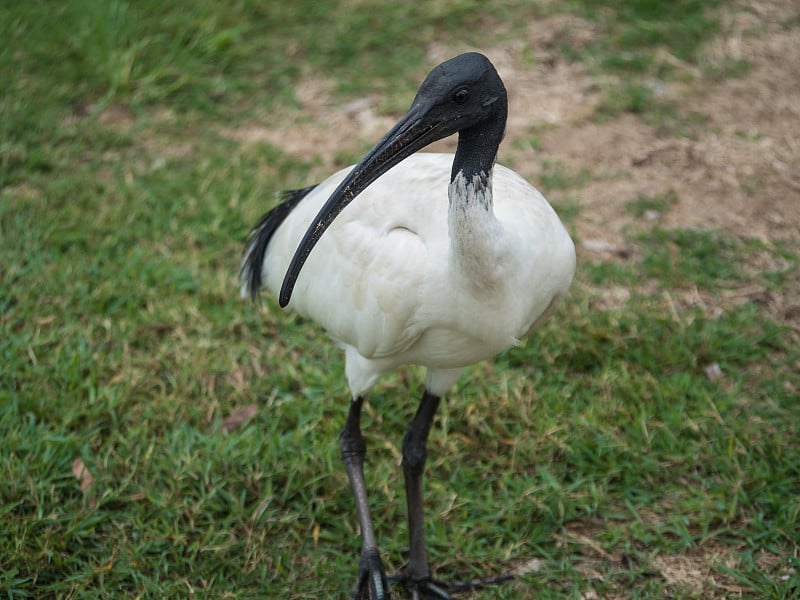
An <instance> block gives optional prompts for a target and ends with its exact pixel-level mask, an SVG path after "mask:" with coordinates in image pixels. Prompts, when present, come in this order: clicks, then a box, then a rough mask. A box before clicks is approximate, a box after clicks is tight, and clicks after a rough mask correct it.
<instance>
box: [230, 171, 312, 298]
mask: <svg viewBox="0 0 800 600" xmlns="http://www.w3.org/2000/svg"><path fill="white" fill-rule="evenodd" d="M315 187H317V186H316V185H312V186H309V187H306V188H302V189H299V190H287V191H285V192H283V193H281V202H280V204H278V205H277V206H276V207H275V208H273V209H272V210H270V211H269V212H268V213H267V214H265V215H264V216H263V217H261V219H260V220H259V221H258V223H257V224H256V226H255V227H253V229H251V230H250V235H249V237H248V240H247V245H246V246H245V249H244V259H243V260H242V268H241V270H240V271H239V279H240V280H241V282H242V297H246V296H250V298H251V299H252V300H253V301H255V300H256V299H257V298H258V293H259V292H260V291H261V286H262V285H263V278H262V275H263V273H262V267H263V264H264V256H265V255H266V253H267V246H268V245H269V241H270V240H271V239H272V236H273V235H274V234H275V232H276V231H277V230H278V227H280V226H281V224H282V223H283V222H284V221H285V220H286V217H288V216H289V213H291V212H292V210H294V208H295V206H297V205H298V204H299V203H300V201H301V200H302V199H303V198H305V197H306V196H307V195H308V194H309V193H310V192H311V190H313V189H314V188H315Z"/></svg>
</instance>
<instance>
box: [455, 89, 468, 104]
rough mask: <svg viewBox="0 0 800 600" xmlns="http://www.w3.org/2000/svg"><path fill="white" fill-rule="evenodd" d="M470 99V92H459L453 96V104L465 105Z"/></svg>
mask: <svg viewBox="0 0 800 600" xmlns="http://www.w3.org/2000/svg"><path fill="white" fill-rule="evenodd" d="M467 98H469V92H468V91H467V90H465V89H464V88H461V89H460V90H458V91H457V92H456V93H455V94H453V102H455V103H456V104H464V102H466V101H467Z"/></svg>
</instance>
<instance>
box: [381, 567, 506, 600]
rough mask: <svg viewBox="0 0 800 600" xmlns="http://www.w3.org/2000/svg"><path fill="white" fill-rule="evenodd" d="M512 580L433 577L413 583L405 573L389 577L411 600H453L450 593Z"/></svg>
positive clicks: (501, 577) (503, 577) (501, 576)
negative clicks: (466, 579) (450, 580)
mask: <svg viewBox="0 0 800 600" xmlns="http://www.w3.org/2000/svg"><path fill="white" fill-rule="evenodd" d="M512 579H514V576H513V575H499V576H498V577H487V578H486V579H471V580H469V581H453V582H448V581H442V580H440V579H434V578H433V577H425V578H423V579H420V580H417V581H413V580H411V578H410V577H409V576H408V574H406V573H399V574H397V575H390V576H389V581H390V582H391V583H399V584H400V585H402V586H403V587H404V588H405V590H406V592H407V593H408V594H410V595H411V598H412V599H413V600H454V598H453V596H452V595H451V592H452V593H458V592H469V591H473V590H480V589H483V588H485V587H489V586H492V585H500V584H501V583H506V582H508V581H511V580H512Z"/></svg>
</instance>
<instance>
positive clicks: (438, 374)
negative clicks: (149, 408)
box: [242, 153, 575, 398]
mask: <svg viewBox="0 0 800 600" xmlns="http://www.w3.org/2000/svg"><path fill="white" fill-rule="evenodd" d="M452 164H453V155H451V154H429V153H427V154H426V153H418V154H415V155H413V156H410V157H409V158H407V159H405V160H404V161H403V162H401V163H400V164H398V165H397V166H395V167H394V168H392V169H391V170H389V171H388V172H387V173H385V174H383V175H382V176H381V177H380V178H379V179H378V180H376V181H375V182H374V183H372V184H371V185H370V186H369V187H367V188H366V189H365V190H364V191H362V192H361V193H360V195H358V196H357V197H356V198H355V199H354V200H353V201H352V202H351V203H350V204H349V205H348V206H347V207H346V208H345V209H344V210H343V211H342V213H341V214H340V215H339V216H338V217H337V218H336V219H335V220H334V221H333V223H332V224H331V225H330V227H329V228H328V229H327V231H326V232H325V235H323V236H322V237H321V239H320V240H319V242H318V244H317V246H316V247H315V248H314V250H313V251H312V252H311V254H310V255H309V257H308V259H307V261H306V263H305V266H304V268H303V270H302V271H301V273H300V275H299V278H298V279H297V282H296V284H295V288H294V294H293V296H292V299H291V302H290V304H289V306H290V307H291V308H293V309H294V310H296V311H297V312H298V313H300V314H301V315H303V316H305V317H308V318H309V319H311V320H313V321H314V322H316V323H317V324H319V325H321V326H322V327H324V328H325V330H326V331H327V332H328V334H329V335H330V336H331V337H332V338H333V339H334V340H336V341H337V342H338V343H340V344H341V345H343V346H344V347H345V349H346V352H347V377H348V383H349V384H350V388H351V391H352V393H353V397H354V398H355V397H357V396H360V395H362V394H363V393H364V392H366V391H367V390H368V389H369V388H370V387H371V386H372V385H374V383H375V382H376V380H377V379H378V378H379V377H380V376H381V375H383V374H384V373H386V372H388V371H391V370H393V369H394V368H396V367H398V366H400V365H403V364H417V365H423V366H425V367H428V389H429V390H430V391H431V392H433V393H435V394H439V395H441V394H443V393H444V392H446V391H447V389H448V388H449V387H450V386H451V385H452V384H453V383H454V382H455V380H456V379H457V377H458V374H459V373H460V371H461V369H462V368H463V367H465V366H467V365H470V364H472V363H475V362H478V361H481V360H485V359H488V358H491V357H493V356H495V355H496V354H497V353H498V352H501V351H502V350H504V349H506V348H508V347H509V346H511V345H513V344H514V343H515V342H516V341H517V340H518V339H519V338H520V337H522V336H524V335H525V334H526V333H528V332H529V331H530V330H531V329H532V328H533V327H534V326H535V325H537V324H538V323H539V322H541V320H542V319H543V318H544V317H545V316H547V314H549V312H550V310H551V309H552V308H553V307H554V306H555V305H556V304H557V303H558V301H559V300H560V299H561V298H562V297H563V296H564V295H565V294H566V292H567V290H568V288H569V286H570V284H571V281H572V277H573V274H574V270H575V249H574V245H573V243H572V240H571V239H570V236H569V234H568V233H567V231H566V230H565V228H564V226H563V225H562V223H561V221H560V220H559V218H558V216H557V215H556V213H555V211H554V210H553V209H552V207H551V206H550V205H549V204H548V203H547V201H546V200H545V199H544V197H543V196H542V195H541V194H540V193H539V192H538V191H537V190H536V189H535V188H534V187H532V186H531V185H530V184H528V183H527V182H526V181H525V180H524V179H522V178H521V177H520V176H519V175H517V174H516V173H514V172H513V171H511V170H510V169H507V168H505V167H503V166H501V165H496V166H495V167H494V169H493V174H492V176H491V178H490V181H491V186H490V187H489V188H488V190H484V189H483V188H482V187H481V186H480V185H475V186H474V185H472V184H471V182H467V181H465V180H464V178H463V177H458V176H457V177H456V179H455V180H454V181H453V183H452V184H451V183H450V171H451V166H452ZM349 171H350V169H349V168H348V169H344V170H342V171H339V172H338V173H336V174H334V175H332V176H331V177H329V178H328V179H327V180H325V181H324V182H322V183H321V184H320V185H318V186H317V187H316V188H315V189H314V190H312V191H311V192H310V193H309V194H308V195H307V196H306V197H305V198H303V199H302V200H301V201H300V203H299V204H298V205H297V206H296V207H295V208H294V209H293V210H292V212H291V213H290V214H289V215H288V217H287V218H286V220H285V221H284V222H283V223H282V224H281V225H280V227H279V228H278V229H277V231H276V232H275V234H274V236H273V237H272V239H271V240H270V241H269V245H268V246H267V250H266V255H265V257H264V261H263V265H262V274H263V275H262V277H263V281H264V286H265V287H267V288H268V289H269V290H270V291H271V292H272V293H273V294H276V295H277V294H278V292H279V290H280V288H281V283H282V281H283V278H284V274H285V273H286V271H287V268H288V266H289V263H290V261H291V259H292V256H293V254H294V252H295V250H296V249H297V247H298V245H299V243H300V240H301V239H302V237H303V234H304V233H305V232H306V230H307V229H308V227H309V225H310V224H311V223H312V222H313V221H314V218H315V217H316V215H317V213H318V212H319V210H320V208H321V207H322V205H323V204H324V203H325V202H326V201H327V199H328V197H329V196H330V195H331V193H332V192H333V191H334V189H335V188H336V186H337V185H338V184H339V182H340V181H341V180H342V179H343V178H344V177H345V176H346V175H347V173H348V172H349ZM448 190H449V194H448ZM448 196H450V198H449V197H448ZM487 196H488V197H487ZM242 293H243V294H247V293H249V289H248V288H247V283H245V286H244V287H243V289H242Z"/></svg>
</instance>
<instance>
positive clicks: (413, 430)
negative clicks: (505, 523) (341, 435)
mask: <svg viewBox="0 0 800 600" xmlns="http://www.w3.org/2000/svg"><path fill="white" fill-rule="evenodd" d="M439 400H440V398H439V396H436V395H434V394H431V393H430V392H428V390H425V393H424V394H423V395H422V400H421V401H420V403H419V408H418V409H417V413H416V414H415V415H414V419H413V420H412V421H411V425H410V426H409V428H408V432H407V433H406V435H405V437H404V438H403V475H404V477H405V481H406V503H407V505H408V536H409V545H410V551H409V556H408V565H407V566H406V569H405V572H404V574H403V577H402V579H403V581H404V583H405V585H406V587H407V588H408V589H409V590H410V591H411V592H412V594H413V598H414V599H415V600H416V599H417V598H431V597H432V598H440V599H442V600H451V596H450V595H449V594H448V593H447V592H446V591H444V590H443V589H442V588H441V587H439V585H437V582H434V581H433V580H432V579H431V569H430V566H429V565H428V553H427V551H426V550H425V528H424V521H425V515H424V510H423V508H424V507H423V497H422V474H423V472H424V471H425V461H426V459H427V458H428V435H429V434H430V432H431V426H432V425H433V418H434V416H435V415H436V409H437V408H438V407H439Z"/></svg>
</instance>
